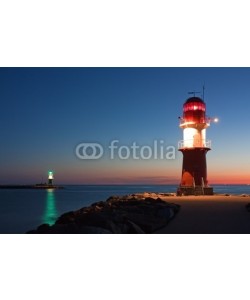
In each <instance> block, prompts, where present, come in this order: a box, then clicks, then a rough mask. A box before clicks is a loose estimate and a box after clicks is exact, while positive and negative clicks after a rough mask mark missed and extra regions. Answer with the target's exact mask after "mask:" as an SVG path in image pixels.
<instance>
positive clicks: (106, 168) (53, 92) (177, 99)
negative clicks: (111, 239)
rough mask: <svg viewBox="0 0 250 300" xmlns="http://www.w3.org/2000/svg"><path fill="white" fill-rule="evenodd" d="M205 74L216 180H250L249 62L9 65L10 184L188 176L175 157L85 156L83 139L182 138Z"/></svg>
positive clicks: (2, 86) (3, 168) (5, 88)
mask: <svg viewBox="0 0 250 300" xmlns="http://www.w3.org/2000/svg"><path fill="white" fill-rule="evenodd" d="M204 82H205V85H206V90H205V102H206V103H207V113H208V115H210V116H218V117H219V118H220V122H219V123H218V124H216V125H212V126H211V128H209V129H208V131H207V138H208V139H212V143H213V144H212V145H213V149H212V151H211V152H210V153H209V154H208V175H209V176H208V177H209V178H210V182H211V181H212V182H243V183H246V182H250V171H249V167H250V158H249V153H250V141H249V128H250V118H249V112H250V69H249V68H0V99H1V117H0V126H1V148H0V159H1V160H0V184H1V183H32V182H38V181H41V178H42V177H45V176H46V174H47V170H48V169H53V170H54V171H55V177H56V180H57V182H58V183H132V182H135V183H149V182H150V183H164V182H166V183H172V182H178V180H179V178H180V172H181V163H182V157H181V154H180V153H177V156H176V159H175V160H174V161H164V162H163V161H161V160H147V161H145V160H144V161H134V160H128V161H121V160H118V159H116V160H113V161H111V160H109V159H108V157H106V156H105V157H103V158H102V159H100V160H97V161H82V160H79V159H78V158H76V155H75V152H74V151H75V147H76V145H77V144H78V143H80V142H98V143H101V144H102V145H103V146H104V147H106V148H107V147H108V145H109V143H110V141H111V140H113V139H118V140H120V144H125V145H130V144H131V143H132V142H134V141H135V142H137V143H138V144H141V145H151V144H152V142H153V141H154V140H155V139H163V140H164V141H165V142H166V144H167V145H174V146H176V144H177V142H178V140H181V139H182V132H181V130H180V129H179V127H178V116H180V115H181V114H182V105H183V102H184V101H185V100H186V99H187V98H188V96H189V95H188V92H189V91H193V90H196V91H201V90H202V86H203V83H204Z"/></svg>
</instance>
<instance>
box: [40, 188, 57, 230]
mask: <svg viewBox="0 0 250 300" xmlns="http://www.w3.org/2000/svg"><path fill="white" fill-rule="evenodd" d="M55 202H56V201H55V192H54V190H53V189H48V190H47V193H46V206H45V211H44V214H43V223H46V224H49V225H53V224H54V223H55V221H56V219H57V217H58V214H57V210H56V204H55Z"/></svg>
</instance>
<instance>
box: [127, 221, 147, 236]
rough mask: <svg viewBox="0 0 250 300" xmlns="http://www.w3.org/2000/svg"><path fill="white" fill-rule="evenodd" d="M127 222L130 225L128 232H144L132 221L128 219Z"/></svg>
mask: <svg viewBox="0 0 250 300" xmlns="http://www.w3.org/2000/svg"><path fill="white" fill-rule="evenodd" d="M127 223H128V224H129V225H130V228H129V229H132V230H129V232H128V233H145V232H144V231H143V230H142V229H141V228H140V227H139V226H138V225H137V224H135V223H134V222H132V221H130V220H128V221H127Z"/></svg>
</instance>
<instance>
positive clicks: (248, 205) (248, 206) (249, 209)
mask: <svg viewBox="0 0 250 300" xmlns="http://www.w3.org/2000/svg"><path fill="white" fill-rule="evenodd" d="M246 209H247V211H249V212H250V203H248V204H247V205H246Z"/></svg>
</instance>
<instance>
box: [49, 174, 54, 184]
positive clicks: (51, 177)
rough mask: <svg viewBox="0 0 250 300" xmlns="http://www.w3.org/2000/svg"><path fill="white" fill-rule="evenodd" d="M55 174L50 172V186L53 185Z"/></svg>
mask: <svg viewBox="0 0 250 300" xmlns="http://www.w3.org/2000/svg"><path fill="white" fill-rule="evenodd" d="M53 179H54V174H53V172H52V171H49V172H48V185H53Z"/></svg>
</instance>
